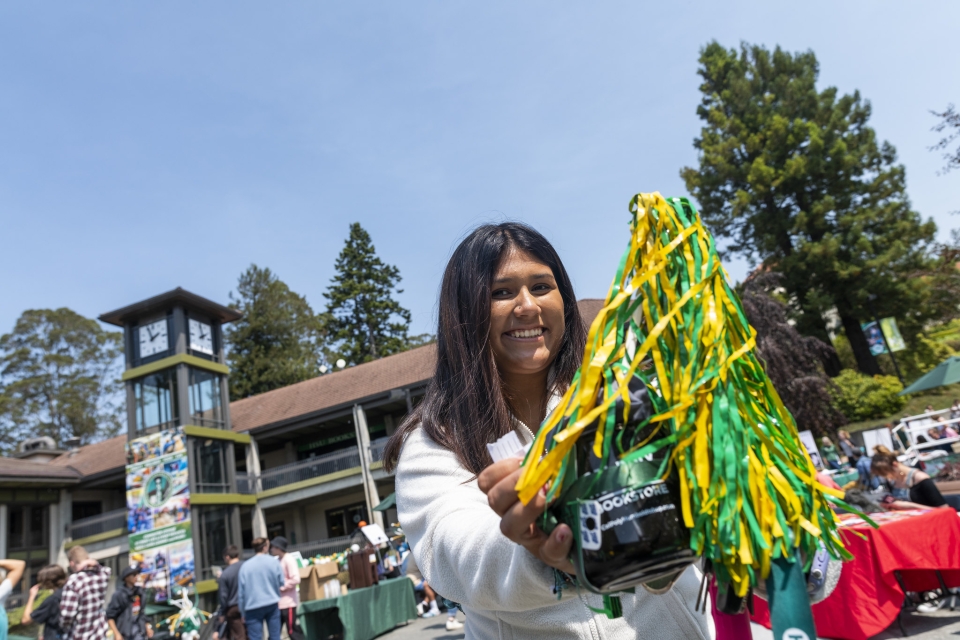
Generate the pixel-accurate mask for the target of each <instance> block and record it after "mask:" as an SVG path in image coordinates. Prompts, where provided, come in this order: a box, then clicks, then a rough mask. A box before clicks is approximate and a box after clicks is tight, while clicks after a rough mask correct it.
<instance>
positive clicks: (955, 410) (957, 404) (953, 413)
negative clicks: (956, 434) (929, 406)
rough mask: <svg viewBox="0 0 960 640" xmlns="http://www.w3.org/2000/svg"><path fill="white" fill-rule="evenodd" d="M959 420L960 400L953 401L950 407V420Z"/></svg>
mask: <svg viewBox="0 0 960 640" xmlns="http://www.w3.org/2000/svg"><path fill="white" fill-rule="evenodd" d="M957 418H960V400H954V401H953V404H952V405H950V419H951V420H956V419H957Z"/></svg>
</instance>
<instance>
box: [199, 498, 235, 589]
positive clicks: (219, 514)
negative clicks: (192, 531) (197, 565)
mask: <svg viewBox="0 0 960 640" xmlns="http://www.w3.org/2000/svg"><path fill="white" fill-rule="evenodd" d="M234 508H235V507H232V506H230V507H207V506H204V507H200V508H199V509H197V511H199V512H200V513H199V519H200V531H201V534H200V535H201V538H200V544H201V547H202V548H201V550H200V552H201V555H202V558H201V560H200V562H201V564H202V566H201V571H200V579H201V580H204V579H208V578H212V577H213V575H212V574H211V573H210V571H209V569H210V567H212V566H213V565H222V564H223V550H224V549H225V548H226V546H227V545H228V544H230V526H231V525H230V523H231V521H232V518H233V509H234Z"/></svg>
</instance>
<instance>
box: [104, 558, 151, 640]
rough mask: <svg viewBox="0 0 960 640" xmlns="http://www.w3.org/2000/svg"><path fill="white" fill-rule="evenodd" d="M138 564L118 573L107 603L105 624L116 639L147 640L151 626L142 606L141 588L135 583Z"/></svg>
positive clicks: (137, 574)
mask: <svg viewBox="0 0 960 640" xmlns="http://www.w3.org/2000/svg"><path fill="white" fill-rule="evenodd" d="M139 576H140V566H139V565H134V566H130V567H127V568H126V569H124V570H123V571H122V572H121V573H120V584H119V585H117V590H116V591H114V592H113V598H111V599H110V604H108V605H107V616H106V617H107V624H108V625H109V626H110V630H111V631H113V637H114V638H116V640H147V639H148V638H152V637H153V628H151V627H150V625H149V624H147V616H146V613H145V611H144V607H143V589H141V588H140V586H139V585H137V578H138V577H139Z"/></svg>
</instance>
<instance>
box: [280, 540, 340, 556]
mask: <svg viewBox="0 0 960 640" xmlns="http://www.w3.org/2000/svg"><path fill="white" fill-rule="evenodd" d="M352 541H353V536H340V537H339V538H327V539H325V540H311V541H310V542H302V543H300V544H292V545H290V547H289V550H290V551H299V552H300V554H301V555H302V556H303V557H304V558H312V557H313V556H327V555H330V554H331V553H337V552H338V551H343V550H344V549H346V548H347V547H349V546H350V544H351V543H352Z"/></svg>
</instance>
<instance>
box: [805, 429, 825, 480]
mask: <svg viewBox="0 0 960 640" xmlns="http://www.w3.org/2000/svg"><path fill="white" fill-rule="evenodd" d="M800 442H802V443H803V447H804V448H805V449H806V450H807V453H809V454H810V459H811V460H813V466H815V467H816V468H817V469H818V470H820V471H822V470H823V458H821V457H820V449H818V448H817V439H816V438H814V437H813V432H812V431H810V430H809V429H808V430H806V431H801V432H800Z"/></svg>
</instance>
